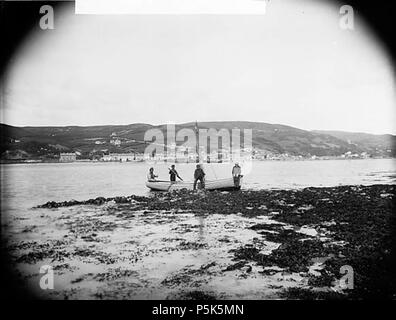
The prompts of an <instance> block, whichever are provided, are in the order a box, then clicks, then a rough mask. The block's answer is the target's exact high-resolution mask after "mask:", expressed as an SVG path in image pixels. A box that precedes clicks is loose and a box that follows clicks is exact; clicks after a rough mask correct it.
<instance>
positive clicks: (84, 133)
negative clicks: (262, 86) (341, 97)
mask: <svg viewBox="0 0 396 320" xmlns="http://www.w3.org/2000/svg"><path fill="white" fill-rule="evenodd" d="M194 125H195V124H194V123H186V124H180V125H177V126H178V129H181V128H194ZM205 127H206V128H215V129H216V130H220V129H222V128H225V129H226V130H231V129H233V128H238V129H239V128H240V129H241V130H242V129H245V128H249V129H251V130H252V132H253V135H252V143H251V144H250V146H249V147H246V146H242V145H241V148H242V149H240V150H234V152H230V149H229V146H228V147H227V146H223V145H221V144H220V143H219V145H218V146H217V149H215V150H213V149H211V150H210V152H209V150H208V149H206V150H205V149H203V148H202V146H201V148H200V150H199V159H200V160H201V161H203V162H211V163H222V162H235V161H243V159H245V160H254V161H284V160H292V161H298V160H326V159H368V158H392V157H395V156H396V152H395V150H396V148H395V147H394V146H395V145H396V136H393V135H373V134H366V133H349V132H342V131H306V130H301V129H297V128H293V127H290V126H284V125H274V124H267V123H259V122H232V121H230V122H213V123H202V124H201V127H200V128H205ZM0 128H1V131H2V135H1V162H2V163H39V162H60V163H69V162H88V161H95V162H146V161H150V162H163V161H166V162H175V163H194V162H196V159H197V152H196V150H195V148H193V147H187V146H186V145H185V144H184V143H183V142H180V143H178V144H179V145H176V143H174V142H169V144H167V142H166V141H164V143H163V144H161V145H160V146H161V148H158V150H157V151H156V152H152V153H150V154H148V153H146V152H145V151H146V148H147V146H148V145H150V144H151V143H152V142H149V141H145V140H144V135H145V132H146V131H147V130H149V129H152V128H159V129H160V130H165V129H166V126H164V125H162V126H153V125H149V124H130V125H120V126H91V127H74V126H72V127H13V126H9V125H5V124H0ZM182 143H183V144H182ZM153 144H158V143H153Z"/></svg>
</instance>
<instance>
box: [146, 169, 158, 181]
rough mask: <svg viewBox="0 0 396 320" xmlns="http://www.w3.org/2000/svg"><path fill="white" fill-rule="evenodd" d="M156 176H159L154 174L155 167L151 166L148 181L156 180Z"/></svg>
mask: <svg viewBox="0 0 396 320" xmlns="http://www.w3.org/2000/svg"><path fill="white" fill-rule="evenodd" d="M155 178H158V176H157V175H155V174H154V168H150V170H149V172H148V174H147V181H149V182H153V181H156V179H155Z"/></svg>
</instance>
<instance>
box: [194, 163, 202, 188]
mask: <svg viewBox="0 0 396 320" xmlns="http://www.w3.org/2000/svg"><path fill="white" fill-rule="evenodd" d="M198 180H199V182H200V183H201V186H202V189H205V172H204V171H203V169H202V168H201V166H200V165H199V164H197V168H196V169H195V172H194V190H196V189H197V182H198Z"/></svg>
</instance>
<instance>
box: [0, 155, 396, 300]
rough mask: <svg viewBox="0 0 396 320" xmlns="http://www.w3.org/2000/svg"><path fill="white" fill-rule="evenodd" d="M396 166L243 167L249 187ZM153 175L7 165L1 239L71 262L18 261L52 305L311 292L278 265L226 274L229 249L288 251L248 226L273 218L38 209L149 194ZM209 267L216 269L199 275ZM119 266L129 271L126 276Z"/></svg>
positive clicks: (76, 166)
mask: <svg viewBox="0 0 396 320" xmlns="http://www.w3.org/2000/svg"><path fill="white" fill-rule="evenodd" d="M231 166H232V165H228V164H216V165H212V166H210V165H206V166H205V171H206V173H207V175H208V179H213V178H215V177H217V178H224V177H229V176H230V172H231ZM395 167H396V163H395V160H389V159H381V160H374V159H371V160H352V161H348V160H335V161H298V162H292V161H285V162H276V161H268V162H254V163H253V165H252V167H251V168H249V167H248V166H247V165H245V166H243V167H242V171H243V174H244V175H245V177H244V178H245V179H244V185H243V188H245V189H263V188H301V187H307V186H336V185H341V184H376V183H394V182H395V177H396V170H395ZM155 168H156V171H157V173H158V174H159V175H160V178H163V179H166V178H168V172H167V166H166V165H158V166H155ZM147 169H148V165H147V164H144V163H138V164H136V163H70V164H18V165H4V166H2V167H1V173H2V175H1V179H2V180H1V187H2V190H1V191H2V192H1V195H2V209H3V210H4V211H3V212H5V214H3V215H2V216H1V219H2V225H1V226H2V234H3V235H4V237H5V239H7V240H8V242H9V245H10V246H11V247H12V246H14V248H16V249H14V250H13V251H12V253H13V255H15V257H21V256H23V255H26V254H31V253H33V254H35V253H37V252H41V251H43V252H44V253H46V252H47V253H48V249H49V248H50V249H51V250H55V251H56V252H57V254H59V256H60V257H64V259H65V260H63V259H60V260H59V259H55V260H54V259H53V257H52V256H48V257H46V256H45V254H44V258H43V259H39V260H37V261H30V262H26V263H24V262H22V263H19V264H17V270H18V271H19V272H20V273H21V274H22V275H23V277H24V278H23V279H24V281H27V283H28V285H29V287H30V288H32V289H33V290H35V292H37V294H38V295H39V296H40V295H43V297H44V298H47V299H48V298H50V299H63V298H64V296H65V295H67V296H68V297H70V299H82V298H84V299H95V298H97V297H96V293H97V292H105V293H106V294H105V295H104V297H105V298H111V299H120V298H127V299H167V298H168V297H170V299H174V297H175V295H176V294H178V292H186V291H189V290H197V287H196V285H199V289H200V290H202V291H204V292H214V294H215V295H216V296H217V297H220V298H224V299H241V298H242V299H274V298H275V299H277V298H279V296H278V292H279V291H280V288H285V287H304V286H307V282H308V279H309V278H308V275H306V276H305V277H303V276H301V275H300V274H298V273H296V274H289V275H284V274H283V271H282V269H277V270H278V271H279V272H278V273H275V274H274V275H272V276H263V274H262V271H263V268H262V267H260V266H258V265H255V264H252V265H251V267H252V270H251V272H250V273H249V275H248V276H247V273H246V272H245V269H241V270H238V269H236V270H233V271H227V272H224V271H223V270H224V269H225V268H227V267H228V266H231V265H233V264H235V261H234V253H233V252H232V250H235V249H237V248H240V247H241V246H245V245H250V246H254V247H255V248H258V249H259V250H261V251H260V252H263V253H265V254H268V253H270V252H272V250H274V249H276V248H278V247H279V246H280V245H281V244H280V243H274V242H270V241H266V239H265V238H263V237H262V236H260V235H259V234H258V233H257V232H256V231H254V230H252V229H251V226H253V225H255V224H257V223H264V224H271V223H273V222H274V221H272V219H271V217H269V216H268V215H262V216H257V217H244V216H242V215H239V214H229V215H219V214H204V215H202V214H198V215H197V214H194V213H193V212H179V213H178V214H173V213H170V212H165V213H164V212H160V211H159V212H148V213H143V212H134V214H133V215H129V216H128V217H127V216H125V215H122V214H121V215H118V214H116V213H121V212H122V209H121V211H118V212H117V211H112V208H111V206H112V204H106V205H103V206H75V207H66V208H58V209H31V208H32V207H33V206H36V205H38V204H42V203H45V202H47V201H49V200H55V201H63V200H70V199H78V200H84V199H89V198H94V197H98V196H105V197H110V196H116V195H130V194H141V195H147V194H149V191H148V190H147V188H146V187H145V184H144V183H145V178H146V173H147ZM177 169H178V171H179V173H180V175H181V176H182V177H183V178H184V179H185V180H190V179H189V177H191V176H192V173H193V169H194V165H192V164H190V165H178V166H177ZM215 173H216V175H215ZM109 208H110V210H108V209H109ZM113 209H114V208H113ZM288 227H289V229H290V228H292V229H294V228H295V226H291V225H290V226H288ZM298 232H302V233H305V234H306V233H307V232H309V234H311V233H312V232H313V233H315V234H316V233H317V231H316V229H315V228H314V227H312V228H308V227H306V228H301V229H300V230H299V231H298ZM86 236H88V237H86ZM322 236H324V237H325V238H326V237H327V236H326V233H324V234H323V235H319V237H322ZM92 237H94V238H92ZM190 245H192V246H190ZM51 250H50V252H51ZM76 250H80V251H81V250H83V252H88V253H89V252H92V253H90V254H89V255H88V256H85V255H84V254H82V255H81V254H76ZM84 250H85V251H84ZM108 256H109V257H111V258H112V261H110V265H109V264H107V263H104V262H103V261H102V260H101V259H100V258H101V257H108ZM42 265H51V266H54V267H57V269H56V270H55V280H54V281H55V290H45V291H43V290H41V289H40V288H39V281H40V278H41V276H42V275H41V274H40V273H39V270H40V267H41V266H42ZM210 265H212V267H210V270H209V271H207V272H206V271H205V272H201V271H200V272H197V270H198V271H199V270H203V269H202V267H203V266H210ZM65 266H67V267H65ZM312 267H315V265H313V266H312ZM276 268H277V267H276ZM116 270H122V271H123V272H126V273H125V274H126V275H125V276H122V277H121V278H120V276H119V273H118V272H117V271H116ZM205 270H206V269H205ZM281 272H282V273H281ZM100 274H108V275H109V279H108V280H105V281H97V280H95V276H94V275H100ZM26 279H27V280H26ZM111 279H113V280H111ZM172 279H176V280H175V281H173V280H172ZM177 279H191V280H188V281H184V280H183V281H181V282H180V281H178V280H177ZM121 280H122V281H121ZM164 281H165V282H164ZM167 281H170V282H169V284H167V283H168V282H167ZM172 281H173V282H172Z"/></svg>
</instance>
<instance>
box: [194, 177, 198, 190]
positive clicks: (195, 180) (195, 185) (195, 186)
mask: <svg viewBox="0 0 396 320" xmlns="http://www.w3.org/2000/svg"><path fill="white" fill-rule="evenodd" d="M197 181H198V179H194V190H195V189H197Z"/></svg>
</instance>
